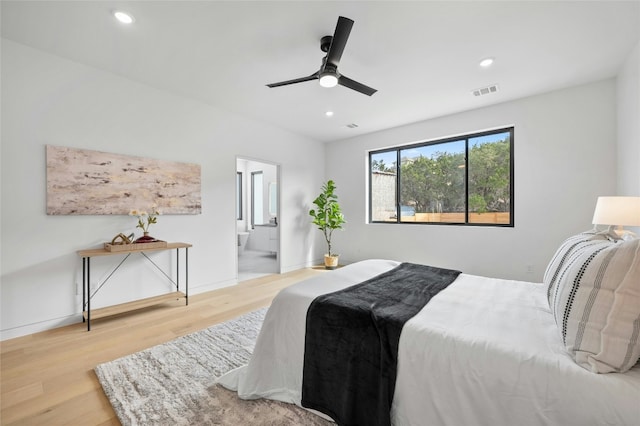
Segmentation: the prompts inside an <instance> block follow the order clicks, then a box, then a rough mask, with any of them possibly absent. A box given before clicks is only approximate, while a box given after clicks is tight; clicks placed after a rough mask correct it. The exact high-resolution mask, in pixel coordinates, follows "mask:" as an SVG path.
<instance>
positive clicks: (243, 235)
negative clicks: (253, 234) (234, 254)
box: [238, 232, 249, 253]
mask: <svg viewBox="0 0 640 426" xmlns="http://www.w3.org/2000/svg"><path fill="white" fill-rule="evenodd" d="M248 240H249V233H248V232H238V253H242V252H244V248H245V246H246V245H247V241H248Z"/></svg>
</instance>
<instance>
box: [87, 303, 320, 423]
mask: <svg viewBox="0 0 640 426" xmlns="http://www.w3.org/2000/svg"><path fill="white" fill-rule="evenodd" d="M265 313H266V308H264V309H261V310H258V311H255V312H251V313H248V314H246V315H243V316H241V317H238V318H236V319H234V320H231V321H227V322H225V323H222V324H218V325H215V326H213V327H210V328H207V329H205V330H201V331H198V332H196V333H193V334H189V335H187V336H183V337H180V338H178V339H175V340H173V341H171V342H168V343H164V344H162V345H158V346H154V347H152V348H149V349H146V350H144V351H141V352H138V353H135V354H132V355H128V356H126V357H123V358H119V359H116V360H114V361H111V362H108V363H105V364H100V365H98V366H97V367H96V368H95V371H96V374H97V376H98V379H99V380H100V384H101V385H102V388H103V390H104V393H105V394H106V395H107V397H108V398H109V401H110V402H111V405H112V406H113V409H114V410H115V412H116V414H117V416H118V419H119V420H120V422H121V423H122V424H123V425H125V426H127V425H145V426H146V425H162V426H165V425H222V426H227V425H228V426H238V425H261V426H268V425H269V426H271V425H273V426H276V425H278V426H284V425H291V426H293V425H328V424H331V423H330V422H327V421H326V420H324V419H322V418H320V417H318V416H316V415H314V414H311V413H309V412H307V411H305V410H303V409H301V408H299V407H297V406H295V405H292V404H285V403H281V402H277V401H269V400H264V399H259V400H253V401H244V400H241V399H239V398H238V396H237V394H236V393H235V392H231V391H228V390H227V389H224V388H223V387H221V386H218V385H216V384H215V379H216V378H217V377H219V376H220V375H222V374H224V373H226V372H227V371H229V370H231V369H233V368H236V367H239V366H241V365H243V364H246V363H247V362H248V361H249V358H250V356H251V353H252V351H253V348H254V346H255V341H256V338H257V336H258V332H259V331H260V326H261V325H262V321H263V320H264V315H265Z"/></svg>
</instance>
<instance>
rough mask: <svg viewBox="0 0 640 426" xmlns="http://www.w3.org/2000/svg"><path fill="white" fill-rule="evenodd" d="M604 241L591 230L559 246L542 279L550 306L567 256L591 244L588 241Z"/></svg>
mask: <svg viewBox="0 0 640 426" xmlns="http://www.w3.org/2000/svg"><path fill="white" fill-rule="evenodd" d="M606 239H607V238H606V237H605V236H604V235H602V234H598V233H596V231H595V230H591V231H586V232H582V233H580V234H578V235H572V236H571V237H569V238H567V239H566V240H564V241H563V242H562V244H560V247H559V248H558V250H557V251H556V253H555V254H554V255H553V257H552V258H551V261H550V262H549V265H547V269H546V270H545V272H544V278H543V279H542V281H543V282H544V284H545V285H546V287H547V299H548V300H549V305H550V306H551V305H552V303H553V299H555V297H556V291H557V283H558V277H559V275H560V271H561V270H562V268H563V267H564V266H565V265H566V262H567V259H569V256H570V255H571V254H572V253H573V252H574V251H575V250H580V249H581V248H582V247H584V246H585V245H589V244H592V243H590V241H593V240H596V241H598V240H599V241H603V240H606Z"/></svg>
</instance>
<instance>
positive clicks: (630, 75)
mask: <svg viewBox="0 0 640 426" xmlns="http://www.w3.org/2000/svg"><path fill="white" fill-rule="evenodd" d="M617 83H618V84H617V94H618V96H617V100H618V105H617V106H618V169H617V170H618V191H617V193H616V194H612V195H626V196H636V197H640V42H638V44H637V45H636V47H635V48H634V49H633V50H632V51H631V53H630V54H629V57H628V58H627V60H626V61H625V63H624V65H623V67H622V70H621V71H620V73H619V74H618V80H617ZM636 232H638V231H636Z"/></svg>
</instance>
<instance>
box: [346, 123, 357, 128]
mask: <svg viewBox="0 0 640 426" xmlns="http://www.w3.org/2000/svg"><path fill="white" fill-rule="evenodd" d="M347 127H348V128H350V129H355V128H356V127H358V125H357V124H356V123H351V124H347Z"/></svg>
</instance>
